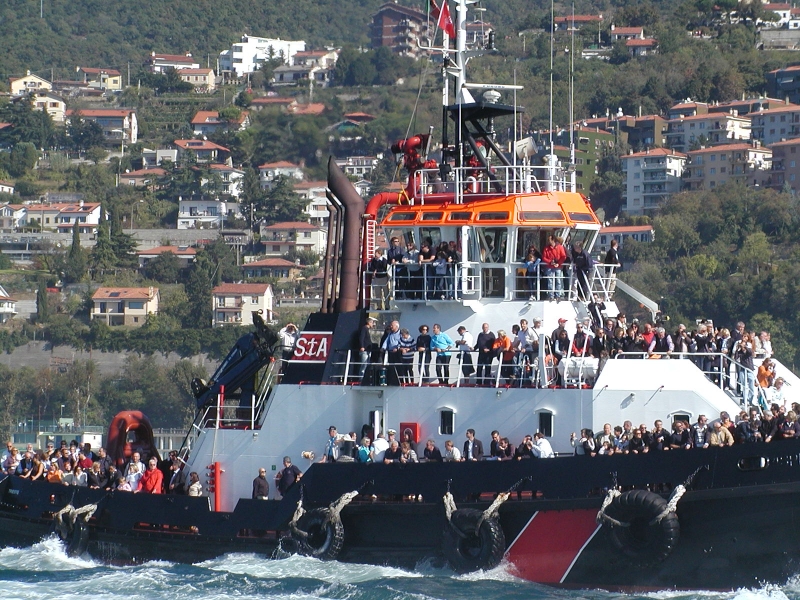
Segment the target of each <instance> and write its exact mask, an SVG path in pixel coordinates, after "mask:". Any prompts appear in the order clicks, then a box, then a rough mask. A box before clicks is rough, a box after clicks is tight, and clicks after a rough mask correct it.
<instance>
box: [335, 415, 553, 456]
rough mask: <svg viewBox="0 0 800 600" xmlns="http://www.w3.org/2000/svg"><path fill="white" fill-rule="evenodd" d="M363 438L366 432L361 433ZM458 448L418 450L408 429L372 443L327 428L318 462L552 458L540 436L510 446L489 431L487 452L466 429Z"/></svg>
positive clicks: (381, 436)
mask: <svg viewBox="0 0 800 600" xmlns="http://www.w3.org/2000/svg"><path fill="white" fill-rule="evenodd" d="M362 433H364V434H366V433H367V432H366V431H364V432H362ZM465 437H466V439H465V441H464V443H463V445H462V447H461V449H459V448H458V446H457V445H456V444H455V443H454V442H453V440H447V441H445V443H444V449H443V450H442V449H440V448H439V447H438V446H437V445H436V442H435V441H434V440H432V439H429V440H427V441H426V442H425V445H424V447H422V448H420V447H418V444H417V441H416V440H415V439H414V435H413V432H412V431H411V430H410V429H406V430H405V431H403V435H402V438H401V439H397V431H395V430H394V429H389V430H388V431H387V432H386V435H384V434H383V433H379V434H378V435H377V436H376V437H375V439H374V440H373V439H370V437H369V435H362V436H361V438H360V439H359V438H358V437H357V436H356V433H355V432H354V431H352V432H350V433H348V434H340V433H338V431H337V429H336V427H335V426H334V425H331V426H330V428H328V440H327V442H326V444H325V448H324V450H323V452H322V457H321V458H320V462H353V461H354V462H359V463H377V464H380V463H383V464H387V465H388V464H392V463H419V462H464V461H479V460H523V459H528V458H553V457H554V456H555V453H554V452H553V448H552V446H551V445H550V442H549V441H548V440H547V438H546V437H545V435H544V434H542V433H536V434H534V435H526V436H524V437H523V439H522V441H521V442H520V443H519V445H518V446H514V444H512V443H511V441H510V440H509V439H508V438H507V437H503V436H501V435H500V432H499V431H497V430H495V431H492V434H491V437H492V441H491V442H490V444H489V448H488V452H487V450H486V449H485V448H484V446H483V442H481V441H480V440H479V439H477V438H476V437H475V430H474V429H467V431H466V434H465Z"/></svg>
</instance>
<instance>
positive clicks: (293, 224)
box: [264, 221, 319, 241]
mask: <svg viewBox="0 0 800 600" xmlns="http://www.w3.org/2000/svg"><path fill="white" fill-rule="evenodd" d="M264 229H319V227H317V226H316V225H312V224H311V223H306V222H304V221H286V222H285V223H275V224H274V225H269V226H267V227H264ZM267 241H270V240H267Z"/></svg>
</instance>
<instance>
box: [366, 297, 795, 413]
mask: <svg viewBox="0 0 800 600" xmlns="http://www.w3.org/2000/svg"><path fill="white" fill-rule="evenodd" d="M593 305H594V306H593ZM604 309H605V307H604V306H603V305H602V303H601V302H599V300H598V299H597V298H595V299H594V300H593V302H591V303H590V304H589V313H590V315H591V316H590V317H587V318H586V319H585V320H584V321H579V322H578V323H577V324H576V326H575V331H574V332H572V333H571V332H569V331H568V330H567V328H566V324H567V320H566V319H564V318H561V319H559V320H558V326H557V327H556V329H554V330H553V331H552V332H545V331H543V329H542V321H541V319H539V318H534V319H533V323H532V324H529V323H528V321H527V319H521V320H520V321H519V324H514V325H512V327H511V330H510V334H509V333H508V332H506V330H504V329H498V330H497V331H496V333H495V332H493V331H492V330H491V327H490V325H489V323H484V324H483V325H482V327H481V331H480V333H478V335H477V336H473V334H472V333H471V332H470V331H468V330H467V328H466V327H464V326H460V327H459V328H458V330H457V331H458V337H457V339H453V338H451V337H450V336H449V335H448V334H447V333H445V332H444V331H442V327H441V325H439V324H438V323H434V324H433V329H432V331H431V330H430V328H429V327H428V325H427V324H423V325H420V326H419V327H418V334H417V335H416V336H414V335H412V334H411V331H410V330H409V329H408V328H405V327H402V326H401V324H400V322H399V321H392V322H391V323H390V324H389V325H388V326H387V327H386V329H385V330H384V332H383V335H382V337H381V341H380V344H379V345H378V347H376V346H375V345H374V344H373V342H372V331H373V329H374V327H375V325H376V323H377V320H376V319H375V318H374V317H369V318H368V319H367V322H366V323H365V325H364V326H363V327H362V328H361V331H360V332H359V336H358V371H357V372H356V374H357V376H358V377H359V378H360V377H363V376H364V374H365V372H366V370H367V367H368V366H369V365H370V364H371V363H372V364H381V365H383V364H385V366H386V383H387V384H388V385H403V384H406V385H408V384H415V383H438V384H440V385H447V384H449V383H450V379H451V363H452V362H453V358H454V357H455V358H457V364H458V365H459V366H460V368H461V377H463V378H464V380H465V383H471V381H472V377H473V375H474V383H475V384H477V385H494V384H495V383H501V384H505V385H515V384H516V383H519V384H525V385H537V384H539V383H540V379H539V377H538V369H539V356H540V348H539V345H540V339H544V341H545V360H546V363H547V365H550V366H556V365H558V364H559V363H560V362H561V361H562V360H563V359H564V358H565V357H579V358H586V359H588V358H593V359H596V361H597V362H596V364H597V372H596V375H597V376H599V374H600V372H602V369H603V367H604V365H605V363H606V361H608V360H609V359H614V358H673V357H674V358H678V357H680V358H688V359H690V360H692V361H693V362H694V363H695V364H697V366H698V367H699V368H700V369H701V370H702V371H703V372H704V373H705V374H706V376H707V377H708V378H709V379H711V380H713V381H715V382H716V383H718V384H720V385H722V386H723V387H726V388H736V389H738V391H739V392H740V393H741V394H742V396H743V397H744V399H745V402H746V403H747V404H753V403H756V402H760V403H761V404H762V406H766V405H767V404H768V403H769V402H772V401H773V400H774V401H777V402H778V403H781V402H782V395H783V391H782V390H783V384H784V380H783V379H782V378H780V377H777V376H776V375H775V364H774V361H773V360H772V359H771V357H772V342H771V340H770V334H769V333H768V332H766V331H761V332H760V333H758V335H756V334H755V333H754V332H748V331H746V329H745V324H744V323H743V322H741V321H740V322H739V323H737V324H736V327H735V329H734V330H733V331H732V332H731V331H730V330H728V329H727V328H720V329H716V328H714V325H713V323H711V322H708V321H700V322H698V323H697V327H696V328H694V329H692V330H689V329H687V327H686V326H685V325H683V324H680V325H678V327H677V328H676V330H675V331H674V332H673V333H670V332H668V331H667V329H666V328H665V327H664V326H662V325H654V324H653V323H650V322H645V323H643V324H642V323H640V322H639V321H638V319H634V320H633V321H632V322H631V323H628V322H627V319H626V316H625V315H624V314H619V315H617V316H616V317H606V318H604V317H603V316H602V311H603V310H604ZM542 336H544V338H542ZM755 360H761V361H762V364H761V366H759V368H758V369H756V368H755V366H754V361H755ZM495 364H497V367H495V366H494V365H495ZM415 365H416V367H417V374H416V376H415V373H414V367H415ZM432 365H433V366H434V369H435V371H434V370H433V369H432V368H431V367H432ZM731 365H734V367H733V368H732V367H731ZM498 368H499V372H498V371H497V369H498ZM433 375H435V376H433ZM720 378H721V379H722V381H720ZM552 381H553V382H554V383H556V384H562V383H563V381H561V375H560V374H559V372H558V370H557V369H553V373H552ZM375 383H377V382H375Z"/></svg>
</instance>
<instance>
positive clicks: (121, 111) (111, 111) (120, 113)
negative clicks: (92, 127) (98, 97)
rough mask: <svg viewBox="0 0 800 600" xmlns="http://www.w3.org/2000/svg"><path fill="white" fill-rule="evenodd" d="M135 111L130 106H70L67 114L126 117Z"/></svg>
mask: <svg viewBox="0 0 800 600" xmlns="http://www.w3.org/2000/svg"><path fill="white" fill-rule="evenodd" d="M135 112H136V111H135V110H134V109H132V108H91V109H89V108H71V109H69V110H67V116H68V117H70V116H72V115H80V116H82V117H127V116H128V115H130V114H131V113H135Z"/></svg>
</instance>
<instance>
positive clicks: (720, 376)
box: [614, 352, 762, 406]
mask: <svg viewBox="0 0 800 600" xmlns="http://www.w3.org/2000/svg"><path fill="white" fill-rule="evenodd" d="M653 357H657V358H660V359H684V360H690V361H692V363H693V364H694V365H696V366H697V368H698V369H700V370H701V371H702V372H703V374H704V375H705V376H706V377H707V378H708V379H709V380H710V381H711V382H713V383H714V385H716V386H717V387H719V388H720V389H721V390H724V389H728V390H731V391H733V392H734V393H735V394H736V396H737V398H738V399H739V403H740V404H742V406H744V405H745V397H744V395H743V394H742V391H741V390H738V388H739V387H741V384H742V382H741V381H740V378H739V375H740V374H742V373H748V372H749V374H750V377H751V380H752V381H753V389H754V394H753V397H752V398H749V404H754V403H756V402H759V401H761V400H762V399H761V396H760V394H761V392H760V390H759V386H758V381H757V379H756V369H750V368H748V367H745V366H744V365H742V364H741V363H739V362H737V361H735V360H734V359H733V358H731V357H730V356H729V355H727V354H724V353H722V352H620V353H618V354H617V355H616V356H615V357H614V358H629V359H648V358H653ZM745 384H746V380H745ZM737 390H738V391H737ZM748 395H749V394H748Z"/></svg>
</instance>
